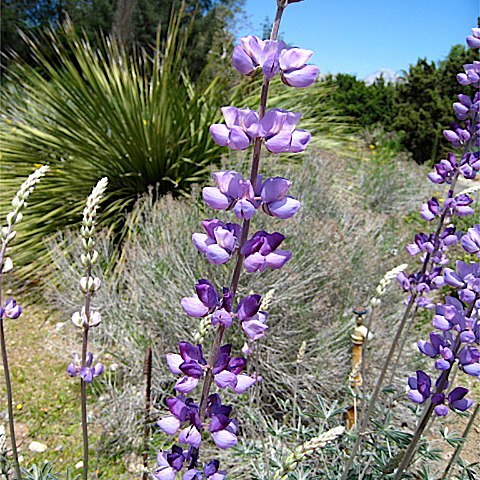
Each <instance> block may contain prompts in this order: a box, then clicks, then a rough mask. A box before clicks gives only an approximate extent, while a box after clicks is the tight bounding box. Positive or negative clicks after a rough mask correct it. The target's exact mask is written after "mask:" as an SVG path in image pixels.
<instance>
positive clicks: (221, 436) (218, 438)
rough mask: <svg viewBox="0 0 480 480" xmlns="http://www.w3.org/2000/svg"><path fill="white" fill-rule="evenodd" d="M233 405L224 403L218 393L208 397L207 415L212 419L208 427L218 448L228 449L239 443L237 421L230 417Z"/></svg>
mask: <svg viewBox="0 0 480 480" xmlns="http://www.w3.org/2000/svg"><path fill="white" fill-rule="evenodd" d="M230 412H231V407H227V406H225V405H222V403H221V401H220V397H219V396H218V395H217V394H215V393H214V394H213V395H210V396H209V398H208V407H207V415H208V417H209V418H210V419H211V420H210V425H209V427H208V429H209V430H210V433H211V434H212V438H213V441H214V442H215V445H216V446H217V447H218V448H221V449H224V450H225V449H228V448H232V447H234V446H235V445H236V444H237V441H238V440H237V436H236V433H237V422H236V420H232V419H231V418H229V415H230Z"/></svg>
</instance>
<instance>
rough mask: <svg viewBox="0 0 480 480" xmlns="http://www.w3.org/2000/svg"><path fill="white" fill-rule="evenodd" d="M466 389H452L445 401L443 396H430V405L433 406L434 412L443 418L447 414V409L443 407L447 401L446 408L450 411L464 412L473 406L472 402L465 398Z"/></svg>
mask: <svg viewBox="0 0 480 480" xmlns="http://www.w3.org/2000/svg"><path fill="white" fill-rule="evenodd" d="M467 393H468V389H466V388H463V387H457V388H454V389H453V390H452V391H451V392H450V393H449V394H448V396H447V398H446V399H445V394H443V393H437V394H435V395H432V403H433V404H434V405H435V408H434V412H435V413H436V414H437V415H438V416H440V417H444V416H445V415H447V413H448V409H447V407H446V406H445V405H444V403H445V400H447V401H448V406H449V407H450V409H451V410H459V411H460V412H465V410H468V409H469V408H470V407H471V406H472V405H473V400H471V399H470V398H465V395H467Z"/></svg>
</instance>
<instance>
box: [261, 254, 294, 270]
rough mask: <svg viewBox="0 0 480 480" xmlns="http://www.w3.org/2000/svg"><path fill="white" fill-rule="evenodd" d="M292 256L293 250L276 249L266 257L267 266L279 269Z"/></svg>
mask: <svg viewBox="0 0 480 480" xmlns="http://www.w3.org/2000/svg"><path fill="white" fill-rule="evenodd" d="M291 258H292V252H289V251H287V250H275V251H274V252H272V253H269V254H268V255H267V256H266V257H265V261H266V265H267V267H270V268H273V269H274V270H278V269H279V268H282V267H283V266H284V265H285V264H286V263H287V262H288V261H289V260H290V259H291Z"/></svg>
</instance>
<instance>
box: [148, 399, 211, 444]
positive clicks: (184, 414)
mask: <svg viewBox="0 0 480 480" xmlns="http://www.w3.org/2000/svg"><path fill="white" fill-rule="evenodd" d="M166 402H167V405H168V408H169V410H170V413H171V414H172V415H170V416H167V417H163V418H161V419H160V420H158V421H157V425H158V426H159V427H160V428H161V430H162V431H163V432H165V433H166V434H167V435H176V434H177V433H178V432H179V435H178V441H179V443H183V444H187V445H190V446H192V447H194V448H198V447H199V446H200V443H201V441H202V435H201V433H200V432H201V430H202V424H201V422H200V417H199V416H198V405H196V404H195V403H194V402H193V400H192V399H191V398H187V399H185V398H184V397H181V396H178V397H175V398H173V397H170V398H167V400H166ZM182 426H184V428H183V429H182Z"/></svg>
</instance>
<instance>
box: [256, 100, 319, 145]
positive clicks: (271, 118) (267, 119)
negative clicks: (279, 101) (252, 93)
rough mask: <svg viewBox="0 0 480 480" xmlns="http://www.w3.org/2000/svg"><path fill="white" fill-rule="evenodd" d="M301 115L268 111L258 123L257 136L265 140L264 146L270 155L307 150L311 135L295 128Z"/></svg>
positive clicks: (275, 110)
mask: <svg viewBox="0 0 480 480" xmlns="http://www.w3.org/2000/svg"><path fill="white" fill-rule="evenodd" d="M301 117H302V115H301V114H300V113H296V112H289V111H287V110H282V109H281V108H273V109H271V110H268V112H267V113H266V114H265V116H264V117H263V118H262V120H261V121H260V132H259V135H260V136H261V137H262V138H264V139H265V146H266V147H267V150H268V151H269V152H271V153H285V152H290V153H299V152H303V151H304V150H305V148H307V145H308V143H309V142H310V138H311V135H310V133H309V132H307V131H306V130H296V129H295V127H296V125H297V123H298V122H299V121H300V118H301Z"/></svg>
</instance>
